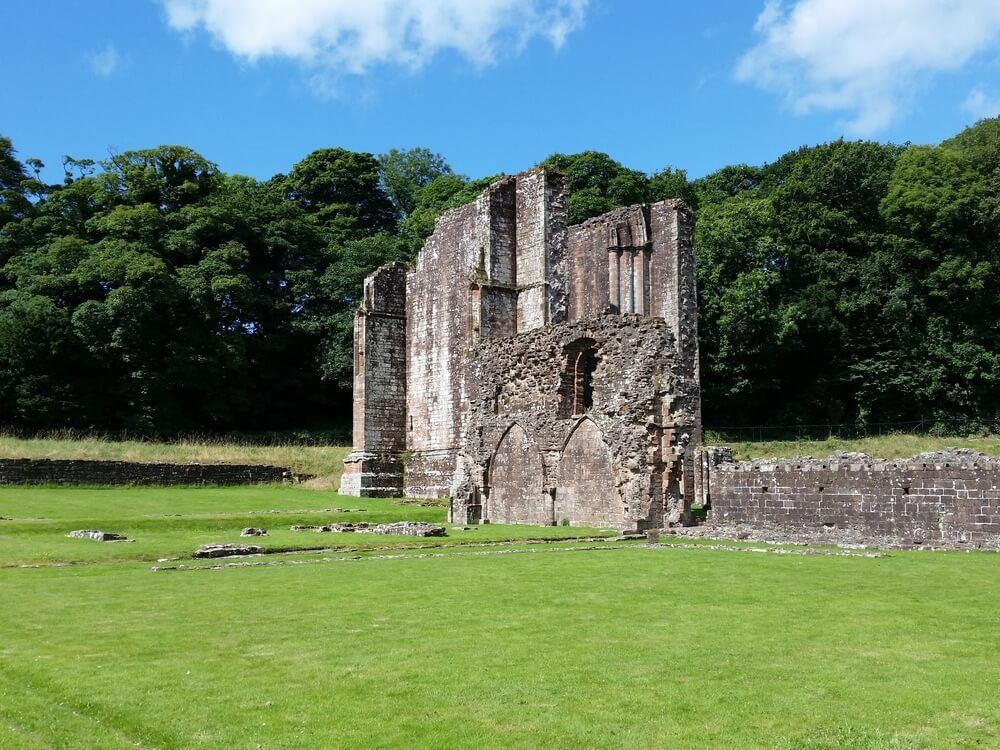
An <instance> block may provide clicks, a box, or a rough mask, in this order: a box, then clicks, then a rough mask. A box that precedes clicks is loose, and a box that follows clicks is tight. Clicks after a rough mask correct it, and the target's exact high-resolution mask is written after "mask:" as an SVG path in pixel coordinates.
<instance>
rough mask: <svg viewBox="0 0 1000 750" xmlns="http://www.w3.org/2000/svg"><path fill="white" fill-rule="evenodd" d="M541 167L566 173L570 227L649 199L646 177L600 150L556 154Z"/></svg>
mask: <svg viewBox="0 0 1000 750" xmlns="http://www.w3.org/2000/svg"><path fill="white" fill-rule="evenodd" d="M541 166H543V167H548V168H550V169H558V170H560V171H561V172H565V173H566V186H567V187H568V188H569V193H570V195H569V206H568V211H569V222H570V224H579V223H580V222H582V221H585V220H586V219H589V218H591V217H592V216H599V215H600V214H603V213H606V212H607V211H610V210H611V209H613V208H617V207H618V206H629V205H632V204H633V203H643V202H645V201H647V200H649V198H650V186H649V178H648V177H646V175H644V174H643V173H642V172H637V171H636V170H634V169H628V168H627V167H623V166H622V165H621V164H619V163H618V162H616V161H615V160H614V159H612V158H611V157H610V156H608V155H607V154H602V153H600V152H599V151H584V152H582V153H579V154H553V155H552V156H550V157H549V158H548V159H546V160H545V161H543V162H542V164H541Z"/></svg>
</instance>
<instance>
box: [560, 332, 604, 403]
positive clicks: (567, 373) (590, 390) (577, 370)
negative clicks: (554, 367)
mask: <svg viewBox="0 0 1000 750" xmlns="http://www.w3.org/2000/svg"><path fill="white" fill-rule="evenodd" d="M563 351H564V354H565V359H564V362H565V364H564V366H563V372H562V381H561V383H560V386H559V417H560V418H563V419H565V418H568V417H572V416H575V415H577V414H584V413H586V412H588V411H590V409H591V408H592V407H593V406H594V370H596V369H597V363H598V361H599V360H598V357H597V342H596V341H594V340H593V339H587V338H583V339H577V340H576V341H574V342H573V343H571V344H568V345H567V346H566V348H565V349H564V350H563Z"/></svg>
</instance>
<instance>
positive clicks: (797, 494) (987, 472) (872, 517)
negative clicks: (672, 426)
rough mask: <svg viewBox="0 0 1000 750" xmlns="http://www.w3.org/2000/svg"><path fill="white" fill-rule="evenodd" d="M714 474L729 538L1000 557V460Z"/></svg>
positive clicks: (825, 462) (954, 456)
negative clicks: (962, 550) (998, 553)
mask: <svg viewBox="0 0 1000 750" xmlns="http://www.w3.org/2000/svg"><path fill="white" fill-rule="evenodd" d="M717 459H718V454H717V453H715V454H713V453H712V452H711V449H710V450H709V451H707V452H705V453H704V454H703V457H702V459H701V461H700V462H699V464H700V466H702V467H703V471H706V472H707V474H708V482H707V490H708V495H707V497H706V498H705V499H706V501H707V503H708V505H709V507H710V511H709V514H708V522H709V523H710V524H711V525H713V526H716V527H718V528H720V530H722V529H727V530H729V531H756V532H767V533H771V534H772V535H776V536H778V537H780V538H792V539H797V540H802V541H817V540H819V541H827V542H830V543H837V544H840V543H859V544H876V545H881V546H910V545H915V544H926V545H928V546H944V547H966V548H972V547H982V548H991V549H1000V459H997V458H990V457H988V456H985V455H983V454H981V453H975V452H972V451H964V450H962V451H959V450H955V451H949V452H944V453H927V454H922V455H919V456H916V457H914V458H911V459H903V460H896V461H884V460H879V459H873V458H871V457H869V456H866V455H865V454H861V453H842V454H838V455H835V456H833V457H831V458H828V459H814V458H809V457H807V458H801V459H781V460H776V459H772V460H763V461H744V462H739V463H735V462H733V461H732V460H731V459H729V460H725V458H723V460H721V461H720V460H717Z"/></svg>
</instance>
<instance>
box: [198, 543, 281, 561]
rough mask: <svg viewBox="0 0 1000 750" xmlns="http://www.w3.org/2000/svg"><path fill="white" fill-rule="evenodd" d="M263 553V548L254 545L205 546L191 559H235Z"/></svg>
mask: <svg viewBox="0 0 1000 750" xmlns="http://www.w3.org/2000/svg"><path fill="white" fill-rule="evenodd" d="M263 551H264V548H263V547H258V546H256V545H253V544H205V545H203V546H201V547H199V548H198V549H197V550H195V552H194V554H192V555H191V557H197V558H215V557H233V556H234V555H259V554H261V553H262V552H263Z"/></svg>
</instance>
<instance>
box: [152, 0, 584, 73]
mask: <svg viewBox="0 0 1000 750" xmlns="http://www.w3.org/2000/svg"><path fill="white" fill-rule="evenodd" d="M588 1H589V0H294V1H293V0H162V2H163V3H164V5H165V7H166V11H167V20H168V22H169V24H170V26H171V27H172V28H174V29H176V30H178V31H193V30H196V29H204V30H205V31H206V32H208V34H209V35H210V36H211V37H212V38H213V39H215V40H216V41H217V42H218V43H220V44H221V45H222V46H223V47H225V48H226V49H227V50H229V51H230V52H231V53H232V54H234V55H237V56H239V57H241V58H244V59H247V60H257V59H259V58H264V57H285V58H290V59H294V60H297V61H300V62H302V63H305V64H306V65H309V66H311V67H314V68H316V69H319V70H323V71H324V72H325V73H326V72H332V73H334V74H339V73H355V74H357V73H363V72H365V71H366V70H368V69H369V68H371V67H372V66H375V65H381V64H396V65H403V66H406V67H410V68H418V67H420V66H421V65H423V64H424V63H426V62H427V61H429V60H430V59H431V58H432V57H433V56H434V55H435V54H436V53H438V52H440V51H442V50H455V51H457V52H458V53H460V54H461V55H463V56H464V57H466V58H467V59H468V60H470V61H472V62H474V63H476V64H479V65H486V64H490V63H492V62H494V61H495V60H496V59H497V58H498V57H500V55H501V53H502V52H505V51H514V52H517V51H519V50H520V49H521V48H522V47H523V46H524V44H525V43H526V42H527V41H528V40H530V39H532V38H534V37H541V38H544V39H546V40H548V41H549V42H550V43H551V44H552V45H553V46H554V47H559V46H561V45H562V44H563V42H564V41H565V39H566V36H567V35H568V34H569V33H570V32H572V31H573V30H574V29H575V28H577V27H578V26H579V25H580V24H581V23H582V21H583V16H584V13H585V11H586V6H587V3H588Z"/></svg>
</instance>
